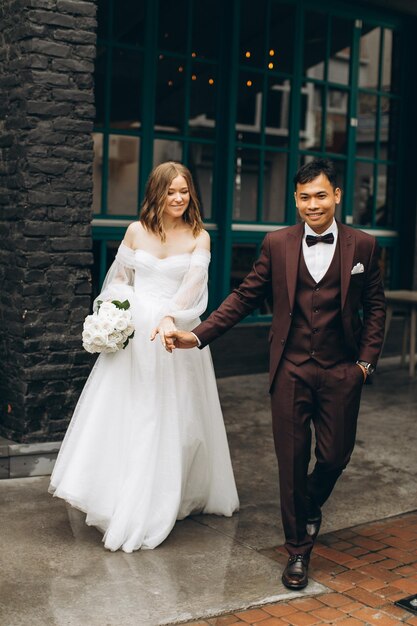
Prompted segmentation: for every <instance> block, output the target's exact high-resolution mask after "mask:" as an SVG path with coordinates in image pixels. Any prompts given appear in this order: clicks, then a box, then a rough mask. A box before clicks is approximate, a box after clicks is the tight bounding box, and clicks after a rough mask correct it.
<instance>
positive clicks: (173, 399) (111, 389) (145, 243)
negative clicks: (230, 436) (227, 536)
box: [49, 162, 239, 552]
mask: <svg viewBox="0 0 417 626" xmlns="http://www.w3.org/2000/svg"><path fill="white" fill-rule="evenodd" d="M209 262H210V239H209V235H208V233H207V232H206V231H205V230H204V229H203V225H202V222H201V218H200V213H199V207H198V200H197V195H196V191H195V188H194V184H193V180H192V177H191V174H190V172H189V170H188V169H187V168H186V167H184V166H183V165H181V164H179V163H175V162H168V163H162V164H161V165H159V166H158V167H156V168H155V169H154V170H153V172H152V173H151V175H150V177H149V180H148V183H147V188H146V193H145V199H144V202H143V204H142V210H141V215H140V220H139V221H137V222H134V223H132V224H131V225H130V226H129V227H128V229H127V231H126V234H125V238H124V240H123V241H122V243H121V244H120V247H119V249H118V252H117V255H116V258H115V261H114V263H113V265H112V266H111V268H110V270H109V272H108V274H107V276H106V279H105V281H104V284H103V288H102V292H101V294H100V295H99V296H98V298H97V299H96V301H95V305H94V306H95V307H96V306H97V305H96V303H97V300H113V299H118V300H125V299H128V300H129V302H130V304H131V311H132V315H133V321H134V325H135V336H134V338H133V339H131V340H130V342H129V344H128V346H127V347H126V348H125V349H124V350H120V351H119V352H116V353H114V354H104V353H103V354H100V356H99V358H98V359H97V361H96V363H95V365H94V367H93V370H92V372H91V374H90V377H89V379H88V381H87V383H86V385H85V387H84V390H83V392H82V394H81V396H80V399H79V401H78V404H77V407H76V409H75V412H74V416H73V418H72V420H71V423H70V425H69V428H68V431H67V433H66V436H65V438H64V441H63V443H62V446H61V450H60V452H59V455H58V458H57V461H56V464H55V468H54V471H53V473H52V476H51V484H50V487H49V491H50V492H51V493H52V494H53V495H54V496H57V497H59V498H63V499H64V500H66V501H67V502H69V504H71V505H72V506H74V507H76V508H78V509H81V510H82V511H84V512H85V513H86V523H87V524H89V525H93V526H96V527H97V528H99V529H100V530H101V531H102V532H103V533H104V537H103V541H104V546H105V547H106V548H108V549H109V550H118V549H119V548H120V549H122V550H124V551H125V552H132V551H133V550H137V549H139V548H155V547H156V546H158V545H159V544H160V543H161V542H162V541H164V539H165V538H166V537H167V536H168V534H169V533H170V531H171V530H172V528H173V526H174V524H175V521H176V520H178V519H183V518H184V517H186V516H187V515H191V514H194V513H214V514H216V515H226V516H230V515H232V514H233V512H234V511H237V510H238V507H239V501H238V496H237V492H236V485H235V481H234V477H233V470H232V465H231V461H230V455H229V448H228V444H227V439H226V432H225V428H224V424H223V417H222V412H221V407H220V403H219V398H218V393H217V387H216V381H215V377H214V370H213V365H212V361H211V355H210V352H209V349H208V348H204V349H202V350H176V351H174V352H173V353H172V354H170V353H169V351H167V350H166V349H165V347H164V346H165V333H166V332H168V331H171V330H174V329H175V328H177V327H178V328H181V329H185V330H187V329H191V328H193V327H194V326H196V324H197V323H198V317H199V315H201V314H202V313H203V312H204V310H205V308H206V306H207V273H208V266H209ZM157 334H158V335H159V338H160V340H161V341H156V342H155V343H151V341H150V339H152V340H153V339H154V338H155V336H156V335H157Z"/></svg>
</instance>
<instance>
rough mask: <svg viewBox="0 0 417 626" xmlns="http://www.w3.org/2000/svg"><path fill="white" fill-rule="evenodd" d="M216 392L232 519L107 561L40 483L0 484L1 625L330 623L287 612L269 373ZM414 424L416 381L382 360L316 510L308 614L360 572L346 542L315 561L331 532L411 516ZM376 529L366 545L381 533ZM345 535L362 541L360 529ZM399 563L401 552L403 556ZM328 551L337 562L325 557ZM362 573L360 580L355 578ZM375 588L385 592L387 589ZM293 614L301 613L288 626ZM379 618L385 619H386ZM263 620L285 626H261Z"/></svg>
mask: <svg viewBox="0 0 417 626" xmlns="http://www.w3.org/2000/svg"><path fill="white" fill-rule="evenodd" d="M219 391H220V395H221V400H222V405H223V408H224V415H225V422H226V425H227V430H228V436H229V441H230V446H231V453H232V460H233V465H234V469H235V475H236V479H237V484H238V490H239V495H240V500H241V511H240V512H239V513H238V514H236V515H235V516H233V518H218V517H216V516H195V517H193V518H190V519H187V520H184V521H183V522H179V523H177V525H176V527H175V529H174V531H173V532H172V534H171V535H170V537H169V538H168V539H167V541H166V542H164V544H162V545H161V546H160V547H158V548H157V549H156V550H152V551H139V552H136V553H134V554H124V553H121V552H117V553H109V552H107V551H106V550H104V548H103V547H102V543H101V535H100V533H99V532H98V531H96V530H95V529H94V528H89V527H86V526H85V524H84V523H83V516H82V515H81V514H80V513H79V512H77V511H74V510H72V509H70V508H68V507H67V506H66V505H65V504H64V503H63V502H61V501H60V500H58V499H52V498H51V497H50V496H49V495H48V494H47V493H46V489H47V485H48V479H47V478H46V477H39V478H20V479H12V480H3V481H0V528H1V534H0V554H1V558H2V566H1V587H0V624H1V626H29V625H30V626H38V625H39V626H61V625H62V626H63V625H74V626H84V625H85V626H87V625H88V626H90V625H92V626H94V625H96V624H97V625H100V626H104V625H108V626H119V625H126V626H130V625H132V626H133V625H135V626H136V625H137V626H157V625H160V624H172V623H178V622H181V621H182V622H184V621H187V620H188V621H190V620H194V621H195V620H201V619H207V620H208V619H211V621H210V623H219V624H220V623H224V624H226V623H227V624H231V623H233V622H236V623H241V622H242V621H243V622H246V623H257V622H256V620H255V617H254V620H252V621H250V620H251V614H250V610H252V609H249V607H253V606H255V607H261V608H257V609H255V610H256V611H261V613H256V614H253V615H254V616H258V618H259V619H258V621H259V622H261V623H262V622H263V623H264V626H275V624H278V623H287V624H288V623H294V624H313V623H325V622H326V623H333V621H332V620H331V619H324V617H323V621H320V620H321V619H322V618H321V617H320V615H321V613H319V614H318V615H319V617H320V619H319V618H318V617H317V616H316V615H312V614H311V615H310V613H311V612H310V613H309V611H308V610H307V609H306V610H304V609H303V610H300V609H297V611H294V610H293V608H294V606H295V607H297V606H298V605H297V604H291V602H294V600H293V598H294V595H300V594H289V593H288V590H286V589H284V588H283V587H282V585H281V582H280V577H281V572H282V568H283V564H284V562H285V557H284V555H283V554H282V553H281V552H280V550H279V549H277V546H280V545H281V544H282V542H283V534H282V528H281V522H280V518H279V504H278V495H279V494H278V485H277V469H276V459H275V455H274V450H273V444H272V435H271V426H270V413H269V398H268V394H267V375H266V374H256V375H251V376H236V377H229V378H223V379H220V380H219ZM416 420H417V383H416V381H415V380H414V381H410V379H409V378H408V376H407V372H406V370H405V369H399V367H398V359H394V358H387V359H384V360H383V362H382V363H381V366H380V368H379V371H378V373H377V375H376V376H375V379H374V384H373V385H369V386H368V385H367V386H365V388H364V394H363V401H362V407H361V413H360V419H359V428H358V441H357V446H356V448H355V452H354V454H353V457H352V461H351V464H350V465H349V467H348V469H347V470H346V472H345V474H344V475H343V476H342V478H341V479H340V481H339V483H338V485H337V487H336V489H335V491H334V493H333V495H332V498H331V500H330V501H329V503H328V504H327V505H326V506H325V507H324V510H323V514H324V520H323V526H322V535H321V541H320V542H319V544H318V545H317V550H316V554H315V556H314V557H313V562H312V570H311V577H312V580H311V583H310V584H309V586H308V587H307V589H306V590H305V591H304V592H303V593H302V594H301V595H302V596H303V600H302V602H307V601H310V602H313V600H314V601H316V602H318V603H319V604H318V605H317V604H314V607H315V609H314V608H312V609H311V610H312V611H313V610H317V611H318V610H319V609H320V608H321V609H323V608H325V605H326V603H325V602H323V601H322V599H323V598H325V597H327V596H326V594H329V593H331V590H332V589H333V590H334V591H338V592H339V591H340V593H343V591H341V590H339V589H335V588H334V586H333V587H332V586H331V584H333V583H332V572H333V573H334V575H335V576H336V575H338V574H343V573H344V572H345V570H346V571H349V572H350V571H351V569H352V570H355V569H356V567H363V566H364V565H363V563H359V565H358V564H357V563H354V564H353V565H352V568H350V566H349V567H347V566H346V563H347V562H348V561H351V560H352V561H354V559H357V560H358V559H359V556H360V555H359V554H356V555H355V550H357V549H358V548H359V549H360V548H361V544H360V543H359V544H358V543H357V541H356V543H355V542H354V541H352V542H350V544H349V541H347V543H348V546H347V547H346V546H345V550H347V551H348V550H352V551H353V552H352V553H349V559H346V555H345V556H344V557H343V554H344V552H343V549H342V548H343V545H342V546H339V547H338V548H337V550H338V551H339V552H340V553H343V554H342V557H340V558H339V557H338V558H339V561H337V560H336V561H332V559H331V558H329V553H328V552H327V553H325V554H323V552H320V551H322V550H324V549H328V545H327V544H329V542H333V543H335V542H336V543H337V542H338V541H339V542H342V544H343V541H344V539H343V535H342V536H339V535H338V533H340V532H342V533H343V532H346V530H342V529H347V528H350V527H353V526H356V525H358V524H360V525H363V524H371V525H372V524H373V523H374V522H375V521H376V520H384V519H386V518H390V517H391V516H398V515H401V514H404V513H406V512H410V511H414V510H415V509H417V481H416V465H417V461H416V458H417V455H416V453H415V450H416V447H417V445H416V444H417V428H416ZM410 515H412V514H410ZM401 519H402V518H401ZM412 520H413V522H412V523H411V522H410V524H409V526H413V524H414V526H415V525H416V521H415V517H414V518H412ZM378 523H379V522H378ZM384 523H387V522H384ZM363 528H365V527H363ZM371 528H374V526H371ZM376 528H377V531H375V533H374V535H376V536H377V535H378V532H379V533H380V532H382V531H380V530H379V527H378V526H377V527H376ZM414 530H415V529H414ZM349 532H351V531H349ZM366 532H367V531H366V529H365V533H366ZM371 532H373V531H371ZM384 532H385V531H384ZM390 532H391V531H390ZM413 532H414V531H413V529H411V530H410V529H409V535H408V539H407V541H408V544H409V545H408V546H407V548H408V552H410V553H411V552H412V548H413V549H414V550H416V549H417V546H416V545H415V542H416V541H417V533H416V536H415V537H414V535H413ZM354 535H359V536H362V535H361V534H360V532H355V533H354ZM385 535H387V533H386V532H385ZM394 535H395V533H394ZM390 536H391V535H390ZM334 537H336V539H334ZM413 541H414V543H413ZM326 542H327V544H326ZM326 546H327V547H326ZM390 548H393V549H394V548H395V546H393V545H392V539H391V544H390V543H383V544H382V545H381V546H378V549H377V548H375V546H374V548H373V549H371V548H369V546H368V550H365V554H368V558H371V561H372V559H374V558H375V556H371V557H370V556H369V555H372V554H374V553H375V552H379V554H380V555H382V554H383V551H384V550H389V549H390ZM362 549H364V548H363V547H362ZM337 550H335V551H337ZM402 552H403V553H404V552H406V550H405V548H403V549H402ZM330 554H331V555H332V556H333V558H336V557H335V554H334V553H333V552H331V553H330ZM350 557H352V558H350ZM402 558H404V557H402ZM322 559H325V560H326V559H327V560H328V561H329V562H330V565H329V564H327V565H325V564H324V563H323V561H322ZM340 559H342V560H340ZM343 559H344V561H343ZM384 559H386V560H387V561H390V560H391V561H394V562H395V563H396V564H397V565H396V568H397V569H398V570H400V569H401V568H402V567H410V566H409V565H407V561H401V559H400V558H398V559H397V558H393V556H391V557H390V556H388V554H387V555H386V556H384ZM380 560H382V559H380ZM415 560H417V557H416V559H415ZM409 562H411V561H409ZM342 563H343V565H342ZM332 564H333V565H332ZM389 565H391V563H388V566H387V565H386V564H385V565H383V566H382V569H383V570H384V568H385V571H390V570H389ZM326 567H327V570H326ZM340 567H342V568H345V569H342V570H340ZM323 568H324V569H323ZM332 568H333V569H332ZM335 568H336V569H335ZM379 569H381V568H379ZM333 570H334V571H333ZM323 571H325V572H326V575H324V574H323ZM403 571H404V570H403ZM411 571H413V569H412V568H411ZM329 572H330V573H329ZM374 573H375V572H374ZM361 576H363V574H361ZM369 576H370V574H369V572H368V573H366V572H365V578H367V577H368V578H369ZM396 576H398V577H399V578H396V580H397V587H396V591H397V593H398V589H400V591H405V589H402V588H400V587H398V584H400V583H398V580H400V579H401V580H402V578H405V577H406V575H405V574H401V572H400V571H399V572H398V573H396ZM407 576H411V586H412V585H414V586H415V589H416V591H415V592H416V593H417V579H416V581H415V582H413V577H412V575H411V574H410V573H409V574H407ZM353 577H355V574H354V573H353ZM345 578H348V576H345ZM371 578H372V576H371ZM374 578H375V579H377V582H376V583H375V582H373V583H371V586H372V585H378V584H379V583H380V582H381V579H380V578H378V577H377V576H376V575H375V576H374ZM342 580H343V579H342ZM360 580H361V581H363V580H364V579H363V578H360ZM386 582H387V583H388V582H389V581H386ZM386 582H385V581H383V582H382V583H381V584H382V586H384V585H385V586H387V584H386ZM354 584H355V585H356V583H354ZM407 584H408V583H407ZM401 585H402V586H403V587H405V586H407V585H405V584H403V583H401ZM388 586H390V585H388ZM355 588H356V587H355ZM361 589H362V588H361ZM365 590H366V589H365ZM362 591H363V589H362ZM391 591H392V590H391ZM355 593H356V592H355ZM392 593H394V592H392ZM313 595H314V596H315V598H312V597H311V596H313ZM404 595H406V594H404ZM384 597H385V596H384ZM386 597H388V596H386ZM388 600H390V598H388ZM388 600H387V601H384V602H385V604H386V603H387V602H388ZM295 602H300V601H299V600H297V601H295ZM334 602H337V601H336V600H334ZM277 603H278V604H277ZM345 604H346V603H345ZM365 604H366V603H365ZM365 604H364V605H365ZM271 606H273V607H284V608H281V609H279V608H274V609H272V613H271V609H270V608H267V607H271ZM300 606H308V605H300ZM369 606H371V608H372V605H369ZM262 607H265V608H262ZM288 607H290V612H288ZM365 608H366V607H365ZM373 608H375V607H373ZM245 609H249V616H248V615H246V617H244V618H241V617H239V615H240V614H241V613H245ZM280 610H283V611H284V612H285V611H287V613H286V615H289V616H291V615H292V614H293V613H294V616H293V617H292V618H291V620H292V621H288V620H290V617H288V618H285V619H284V616H282V617H279V616H278V613H279V611H280ZM358 610H359V609H358ZM268 611H269V612H268ZM274 611H275V613H274ZM296 612H298V613H305V615H301V617H296V615H295V614H296ZM342 613H343V612H342ZM221 614H226V615H227V617H225V618H221V620H223V621H219V620H217V621H216V620H215V619H214V618H211V617H210V616H216V615H221ZM323 615H324V614H323ZM363 615H365V614H363ZM383 617H384V618H385V617H387V615H386V610H385V609H384V611H383ZM345 618H346V619H357V621H356V622H354V621H352V622H349V623H348V622H346V624H343V623H342V622H341V626H354V624H355V623H359V624H363V623H370V624H371V623H375V622H374V621H372V619H373V618H372V619H371V618H369V619H370V621H369V622H367V621H366V620H365V619H363V620H362V621H360V619H359V618H354V617H352V616H351V614H349V617H348V616H347V614H346V613H345V614H344V617H343V619H345ZM271 619H273V620H284V621H278V622H276V621H275V622H273V623H272V622H271V621H270V620H271ZM317 619H319V621H317ZM339 619H340V620H342V617H341V616H340V615H338V616H337V618H334V620H335V621H334V623H338V622H339ZM392 619H393V618H392ZM399 619H400V618H399ZM297 620H298V621H297ZM312 620H313V621H312ZM400 621H404V620H403V618H401V620H400ZM204 623H205V622H204ZM378 623H381V624H386V623H385V622H382V621H380V622H378ZM391 623H392V622H391ZM394 623H395V622H394ZM408 623H413V622H408ZM416 623H417V622H416ZM387 624H388V623H387ZM387 624H386V626H387Z"/></svg>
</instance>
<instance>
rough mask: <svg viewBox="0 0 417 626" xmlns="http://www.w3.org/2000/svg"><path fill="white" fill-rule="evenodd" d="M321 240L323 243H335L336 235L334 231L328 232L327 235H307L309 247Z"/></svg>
mask: <svg viewBox="0 0 417 626" xmlns="http://www.w3.org/2000/svg"><path fill="white" fill-rule="evenodd" d="M319 241H322V242H323V243H333V242H334V236H333V233H327V235H317V236H314V235H306V244H307V245H308V247H310V246H315V245H316V243H318V242H319Z"/></svg>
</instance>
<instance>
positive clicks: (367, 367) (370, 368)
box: [356, 361, 375, 376]
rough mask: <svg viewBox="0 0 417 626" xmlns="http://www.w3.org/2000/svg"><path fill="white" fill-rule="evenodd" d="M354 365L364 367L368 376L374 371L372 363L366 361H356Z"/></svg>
mask: <svg viewBox="0 0 417 626" xmlns="http://www.w3.org/2000/svg"><path fill="white" fill-rule="evenodd" d="M356 365H362V367H364V368H365V371H366V373H367V375H368V376H370V375H371V374H373V373H374V371H375V366H374V365H372V363H367V362H366V361H356Z"/></svg>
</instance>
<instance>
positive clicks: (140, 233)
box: [123, 220, 146, 250]
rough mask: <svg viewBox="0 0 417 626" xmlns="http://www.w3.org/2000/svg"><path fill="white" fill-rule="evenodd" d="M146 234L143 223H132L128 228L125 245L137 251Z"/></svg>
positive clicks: (124, 240)
mask: <svg viewBox="0 0 417 626" xmlns="http://www.w3.org/2000/svg"><path fill="white" fill-rule="evenodd" d="M145 234H146V231H145V229H144V227H143V225H142V224H141V222H139V220H138V221H136V222H132V223H131V224H129V226H128V227H127V230H126V232H125V236H124V239H123V243H125V244H126V245H127V246H129V248H133V250H135V249H136V248H138V247H139V245H140V240H141V239H142V238H143V237H144V236H145Z"/></svg>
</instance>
